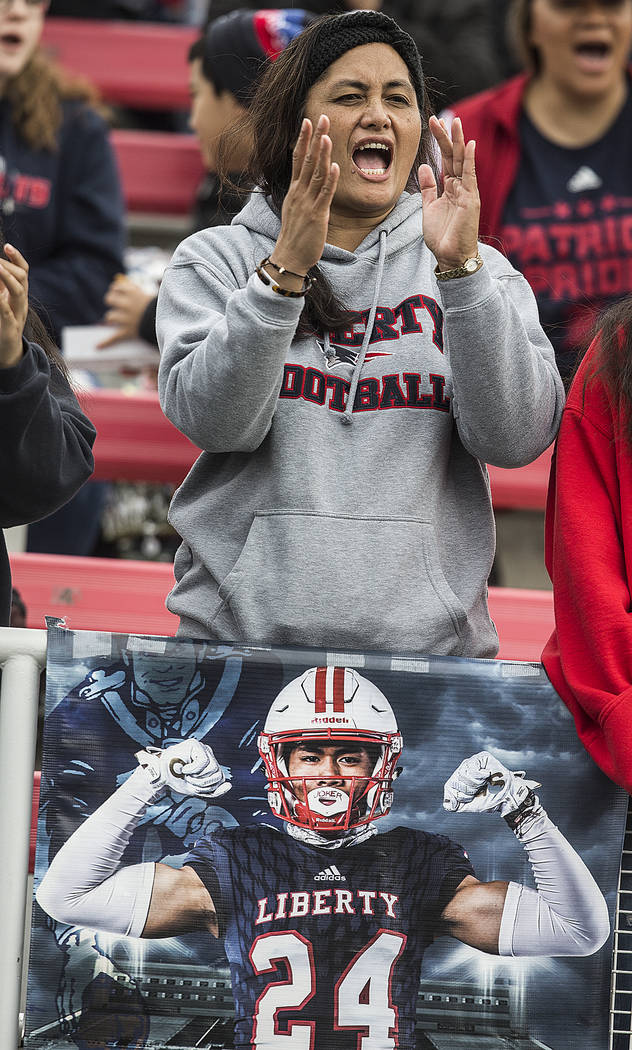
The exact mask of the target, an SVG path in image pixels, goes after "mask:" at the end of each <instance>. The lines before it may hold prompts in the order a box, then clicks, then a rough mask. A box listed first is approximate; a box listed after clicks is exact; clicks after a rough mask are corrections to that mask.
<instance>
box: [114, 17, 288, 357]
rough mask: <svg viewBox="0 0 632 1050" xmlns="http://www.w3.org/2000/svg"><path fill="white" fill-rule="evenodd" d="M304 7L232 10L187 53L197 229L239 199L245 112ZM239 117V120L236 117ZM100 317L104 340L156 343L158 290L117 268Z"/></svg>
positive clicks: (237, 205) (247, 144)
mask: <svg viewBox="0 0 632 1050" xmlns="http://www.w3.org/2000/svg"><path fill="white" fill-rule="evenodd" d="M308 18H309V15H308V14H307V13H306V12H305V11H303V10H299V9H297V10H293V11H276V10H275V11H272V10H270V11H268V10H265V11H249V10H237V11H232V12H231V13H230V14H229V15H226V16H225V17H223V18H220V19H218V20H217V21H216V22H212V23H211V24H210V25H209V26H208V28H207V30H206V32H205V33H204V34H203V36H201V37H200V39H199V40H197V41H196V42H195V43H194V44H193V46H192V48H191V50H190V53H189V66H190V83H191V115H190V124H191V128H192V129H193V131H194V132H195V134H196V135H197V137H198V140H199V144H200V152H201V153H202V158H203V161H204V165H205V167H206V168H207V169H208V175H207V176H206V178H205V179H204V181H203V183H202V185H201V187H200V189H199V191H198V195H197V200H196V204H195V212H194V227H193V229H194V231H196V230H201V229H204V228H206V227H208V226H225V225H226V224H227V223H230V220H231V219H232V217H233V215H235V214H236V213H237V212H238V211H239V210H240V209H241V207H242V206H243V203H244V194H243V193H242V192H240V187H243V186H244V182H243V176H242V170H243V168H245V167H246V162H247V159H248V157H249V154H250V150H251V135H250V131H249V129H248V127H247V125H246V124H244V123H243V118H244V117H245V116H246V114H247V107H248V102H249V99H250V98H251V96H252V94H253V92H254V86H255V83H256V81H257V79H258V76H259V74H260V72H261V69H262V66H263V64H264V62H265V61H266V59H268V58H274V57H276V55H277V54H278V53H279V52H280V51H282V50H283V48H284V47H285V46H286V45H287V44H288V43H289V41H290V40H292V39H293V37H295V36H296V34H297V33H299V32H300V31H301V29H303V27H304V26H305V24H306V22H307V20H308ZM240 121H242V123H241V124H240V123H239V122H240ZM229 127H234V128H235V131H234V134H232V135H231V136H230V138H229V139H227V141H226V146H225V149H224V152H223V154H222V168H223V169H224V170H226V171H227V172H228V173H229V174H228V180H229V183H228V186H222V184H221V180H220V178H219V176H218V175H217V171H218V143H219V140H220V138H221V136H222V135H223V133H224V132H225V131H226V130H227V128H229ZM105 302H106V305H107V307H108V310H107V313H106V315H105V320H106V322H107V323H108V324H111V325H113V326H115V330H114V332H113V333H112V336H111V337H110V338H109V339H107V340H105V341H104V342H103V343H102V344H101V345H102V346H103V347H106V346H111V345H112V344H113V343H117V342H120V341H121V340H122V339H131V338H134V337H136V336H139V335H140V336H141V337H142V338H143V339H146V340H147V341H148V342H150V343H153V344H154V345H155V346H156V347H157V346H158V342H157V339H156V296H154V295H148V294H147V292H145V291H144V290H143V289H142V288H141V287H140V286H139V285H137V284H136V283H135V282H134V281H131V280H130V279H129V278H127V277H124V276H120V275H119V276H117V277H116V278H115V279H114V280H113V282H112V284H111V285H110V288H109V289H108V292H107V295H106V296H105Z"/></svg>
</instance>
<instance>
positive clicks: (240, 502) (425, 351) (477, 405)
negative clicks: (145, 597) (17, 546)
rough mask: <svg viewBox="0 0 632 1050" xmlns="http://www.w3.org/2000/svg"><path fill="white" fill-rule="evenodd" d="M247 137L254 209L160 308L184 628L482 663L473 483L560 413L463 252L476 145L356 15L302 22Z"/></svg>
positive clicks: (377, 29)
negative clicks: (175, 442) (174, 450)
mask: <svg viewBox="0 0 632 1050" xmlns="http://www.w3.org/2000/svg"><path fill="white" fill-rule="evenodd" d="M250 115H251V119H252V127H253V133H254V150H253V157H252V163H251V171H250V174H251V179H252V184H253V185H256V186H257V187H259V192H254V193H252V194H251V196H250V199H249V201H248V203H247V204H246V206H245V208H243V209H242V211H241V212H240V213H239V215H238V216H236V217H235V219H234V220H233V222H232V224H231V225H230V226H228V227H226V226H224V227H216V228H215V229H212V230H203V231H201V232H200V233H198V234H194V235H193V236H192V237H189V238H188V239H187V240H185V241H184V242H183V244H181V245H180V247H179V249H178V250H177V252H176V254H175V255H174V258H173V260H172V262H171V264H170V266H169V267H168V269H167V271H166V273H165V276H164V278H163V282H162V285H161V288H160V294H159V299H158V315H157V328H158V336H159V341H160V349H161V356H160V366H159V373H158V387H159V394H160V400H161V404H162V407H163V410H164V412H165V414H166V415H167V417H168V418H169V419H170V420H171V422H172V423H173V424H174V425H175V426H176V427H178V428H179V429H180V430H181V431H182V432H183V433H184V434H186V435H187V436H188V437H189V439H190V440H191V441H192V442H193V443H194V444H195V445H196V446H197V447H198V448H199V449H202V450H203V451H202V452H201V455H200V456H199V458H198V460H197V462H196V463H195V465H194V466H193V468H192V470H191V471H190V473H189V475H188V476H187V478H186V480H185V481H184V483H183V484H182V485H181V487H180V488H179V489H178V491H177V492H176V494H175V496H174V499H173V501H172V504H171V510H170V520H171V523H172V524H173V526H174V528H175V529H176V531H177V532H178V534H179V535H180V536H181V537H182V543H181V546H180V548H179V550H178V553H177V555H176V559H175V567H174V568H175V577H176V584H175V587H174V589H173V590H172V592H171V594H170V596H169V598H168V606H169V608H170V609H171V611H172V612H174V613H175V614H176V615H178V616H180V626H179V632H180V633H181V634H183V635H188V636H190V637H200V638H203V637H211V638H234V639H237V640H247V641H248V644H265V645H270V644H282V645H285V644H290V645H313V646H321V647H329V646H330V645H331V644H332V641H333V640H334V639H335V644H336V646H337V647H339V646H350V647H351V648H352V649H360V650H364V649H378V650H390V651H400V652H401V651H414V652H423V653H436V654H444V655H454V656H494V655H495V654H496V652H497V647H498V639H497V635H496V631H495V628H494V626H493V624H492V622H491V620H490V618H489V613H488V608H487V578H488V575H489V570H490V567H491V563H492V559H493V555H494V527H493V515H492V507H491V499H490V493H489V484H488V480H487V475H486V471H485V468H484V466H483V464H484V463H486V462H489V463H495V464H498V465H500V466H507V467H510V466H518V465H521V464H524V463H527V462H529V461H530V460H531V459H534V458H535V457H536V456H538V455H539V454H540V453H541V452H542V451H543V450H544V449H545V448H546V447H547V446H548V445H549V444H550V443H551V441H552V440H553V438H554V437H555V434H556V432H557V427H558V424H559V419H560V416H561V412H562V404H563V391H562V384H561V381H560V378H559V375H558V372H557V369H556V368H555V362H554V358H553V350H552V348H551V345H550V343H549V342H548V340H547V338H546V336H545V335H544V333H543V331H542V329H541V327H540V324H539V321H538V316H537V310H536V307H535V302H534V299H533V295H532V293H531V290H530V288H529V286H528V284H527V282H526V281H525V280H524V279H523V278H522V277H521V276H520V275H519V274H517V273H516V271H515V270H514V269H513V267H512V266H510V264H509V263H508V262H507V260H506V259H505V258H504V257H503V256H502V255H500V254H499V253H498V252H496V251H495V250H494V249H493V248H491V247H489V246H486V245H480V246H479V244H478V240H477V234H478V218H479V198H478V190H477V184H476V175H475V170H474V154H475V143H474V142H468V143H467V144H466V142H465V140H464V137H463V132H462V129H461V125H460V122H459V121H455V122H454V125H453V130H452V136H450V135H449V134H448V133H447V131H446V130H445V128H444V127H443V125H442V124H441V123H440V122H439V121H438V120H437V118H436V117H434V116H430V115H429V109H428V101H427V95H426V91H425V86H424V75H423V70H422V65H421V60H420V57H419V52H418V51H417V48H416V46H415V43H414V41H413V40H412V38H411V37H410V36H409V35H408V34H407V33H404V32H403V31H402V30H401V29H400V28H399V26H398V25H397V24H396V23H395V22H394V21H393V19H391V18H389V17H388V16H386V15H384V14H382V13H381V12H377V11H349V12H346V13H344V14H341V15H334V16H324V17H323V18H321V19H318V20H317V21H316V22H314V23H312V24H311V25H310V26H308V27H307V29H305V30H304V31H303V32H302V33H301V34H300V35H299V36H298V37H296V39H295V40H293V41H292V43H291V44H289V46H288V47H287V48H286V49H285V51H284V52H283V53H282V54H281V55H280V56H279V58H278V59H277V60H276V62H274V63H270V64H269V65H268V67H267V69H266V71H265V73H264V76H263V78H262V80H261V81H260V84H259V88H258V90H257V94H256V96H255V99H254V100H253V103H252V105H251V107H250ZM437 149H439V150H440V151H441V154H442V159H443V166H444V172H445V179H444V187H443V192H442V194H441V195H439V192H438V188H437V181H436V175H435V171H434V168H433V163H434V159H435V152H436V150H437Z"/></svg>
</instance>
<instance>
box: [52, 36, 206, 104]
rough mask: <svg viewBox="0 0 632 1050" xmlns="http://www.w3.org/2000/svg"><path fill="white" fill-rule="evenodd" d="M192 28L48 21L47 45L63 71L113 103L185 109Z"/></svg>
mask: <svg viewBox="0 0 632 1050" xmlns="http://www.w3.org/2000/svg"><path fill="white" fill-rule="evenodd" d="M198 36H199V30H198V29H196V28H195V27H192V26H181V25H162V24H160V25H158V24H152V23H148V22H136V23H133V22H115V21H112V22H110V21H104V20H97V21H93V20H91V19H86V20H85V21H84V20H83V19H75V18H53V17H50V18H47V19H46V23H45V25H44V34H43V40H42V42H43V46H44V48H45V50H46V51H47V52H48V54H50V55H51V56H52V57H53V58H55V59H56V61H57V62H59V64H60V65H61V66H63V67H64V69H67V70H68V71H69V72H70V73H75V74H78V75H80V76H83V77H85V78H86V79H87V80H90V81H91V83H93V84H94V85H95V86H96V87H97V88H98V90H99V92H100V94H101V95H102V96H103V98H104V99H105V100H106V102H110V103H112V104H117V105H121V106H129V107H133V108H138V109H164V110H178V109H182V110H186V109H187V108H188V105H189V73H188V68H187V54H188V51H189V48H190V46H191V44H192V43H193V41H194V40H195V39H196V38H197V37H198Z"/></svg>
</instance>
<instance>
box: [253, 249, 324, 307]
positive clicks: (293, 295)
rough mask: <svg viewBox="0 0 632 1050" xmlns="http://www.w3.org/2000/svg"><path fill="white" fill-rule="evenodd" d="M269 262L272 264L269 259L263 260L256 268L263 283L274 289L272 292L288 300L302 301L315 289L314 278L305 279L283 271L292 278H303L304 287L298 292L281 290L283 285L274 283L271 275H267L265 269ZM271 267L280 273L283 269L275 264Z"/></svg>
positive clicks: (299, 275)
mask: <svg viewBox="0 0 632 1050" xmlns="http://www.w3.org/2000/svg"><path fill="white" fill-rule="evenodd" d="M269 262H270V260H269V259H262V260H261V262H260V263H259V265H258V266H257V267H256V269H255V273H256V274H257V277H258V278H259V279H260V280H261V281H263V283H264V284H265V285H266V286H267V287H268V288H272V291H273V292H276V293H277V295H285V296H286V297H287V298H288V299H300V298H301V297H302V296H303V295H305V294H306V292H309V290H310V288H312V287H313V285H314V283H315V278H314V277H310V276H309V274H308V275H307V276H305V277H303V275H302V274H299V273H295V274H290V271H289V270H285V269H283V273H288V274H290V276H292V277H300V278H302V280H303V287H302V288H301V290H300V291H298V292H291V291H290V290H289V289H288V288H281V285H279V284H275V283H274V281H273V280H272V278H271V277H270V274H268V273H266V271H265V270H264V269H263V267H264V266H266V265H267V264H268V263H269ZM271 265H272V266H273V267H274V269H275V270H278V271H279V273H281V267H280V266H275V265H274V263H271Z"/></svg>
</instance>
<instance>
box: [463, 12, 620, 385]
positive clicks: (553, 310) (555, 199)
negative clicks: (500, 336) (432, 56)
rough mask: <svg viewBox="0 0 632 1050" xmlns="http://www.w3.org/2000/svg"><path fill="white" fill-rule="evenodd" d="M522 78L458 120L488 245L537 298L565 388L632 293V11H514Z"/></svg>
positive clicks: (471, 105)
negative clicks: (610, 313) (602, 320)
mask: <svg viewBox="0 0 632 1050" xmlns="http://www.w3.org/2000/svg"><path fill="white" fill-rule="evenodd" d="M512 16H513V19H514V23H513V24H514V29H515V36H516V40H517V42H518V45H519V48H520V50H521V53H522V57H523V61H524V65H525V72H523V73H522V74H520V75H519V76H517V77H515V78H513V79H511V80H509V81H507V82H505V83H503V84H502V85H500V86H499V87H496V88H492V89H491V90H490V91H487V92H484V93H483V94H480V95H477V96H475V97H473V98H469V99H465V100H464V101H462V102H458V103H456V104H455V105H454V107H453V109H452V111H451V113H447V114H446V116H449V115H452V116H454V115H456V116H459V117H460V118H461V120H462V123H463V127H464V130H465V133H466V135H467V136H468V137H470V136H471V137H473V138H475V139H476V141H477V143H478V149H477V169H478V182H479V187H480V193H481V235H482V236H483V238H484V239H488V240H491V243H493V244H495V245H497V246H499V247H502V248H503V250H504V251H505V252H506V254H507V256H508V258H509V260H510V261H511V262H512V263H513V264H514V265H515V267H516V268H517V269H518V270H520V271H521V272H522V273H523V274H524V275H525V277H526V278H527V280H528V281H529V283H530V284H531V287H532V288H533V290H534V292H535V295H536V299H537V302H538V308H539V311H540V317H541V320H542V323H543V326H544V329H545V331H546V332H547V334H548V336H549V338H550V339H551V341H552V343H553V345H554V347H555V352H556V359H557V363H558V367H559V369H560V372H561V374H562V376H563V378H564V379H565V380H568V379H569V377H570V376H571V375H572V373H573V370H574V367H575V364H576V361H577V355H578V353H581V352H582V351H583V350H585V349H586V347H587V345H588V343H589V342H590V337H591V333H592V331H593V328H594V321H595V317H596V314H597V312H598V311H600V310H602V309H603V308H604V307H605V306H607V305H608V304H609V303H612V302H613V301H615V300H617V299H620V298H621V297H622V296H625V295H626V294H627V293H629V292H630V291H632V236H631V235H630V233H631V231H632V195H631V194H630V168H631V166H632V98H631V95H630V73H629V70H628V56H629V52H630V45H631V43H632V0H514V3H513V9H512Z"/></svg>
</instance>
